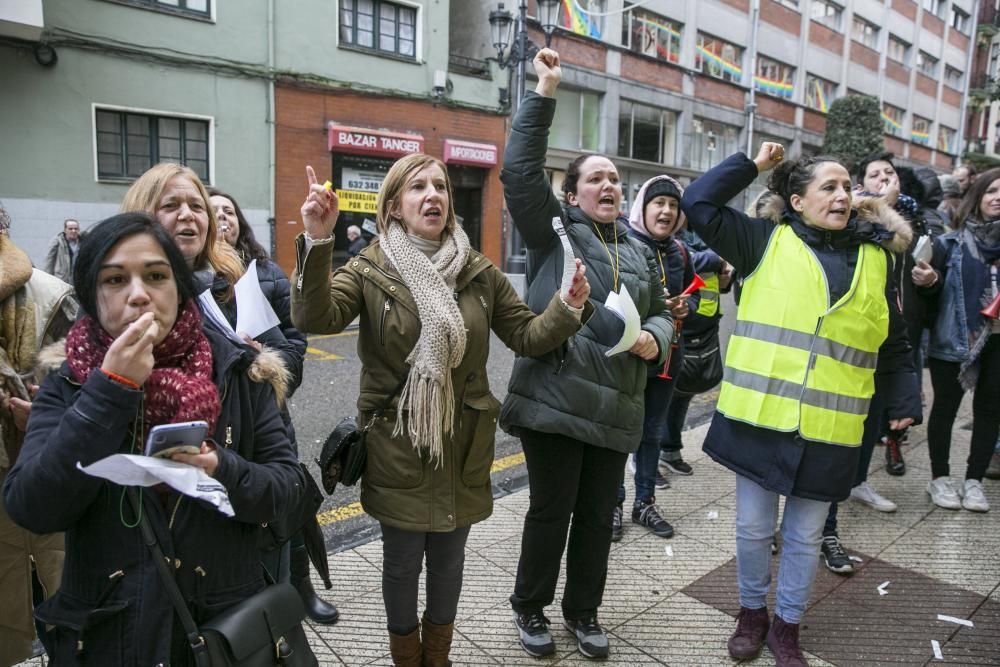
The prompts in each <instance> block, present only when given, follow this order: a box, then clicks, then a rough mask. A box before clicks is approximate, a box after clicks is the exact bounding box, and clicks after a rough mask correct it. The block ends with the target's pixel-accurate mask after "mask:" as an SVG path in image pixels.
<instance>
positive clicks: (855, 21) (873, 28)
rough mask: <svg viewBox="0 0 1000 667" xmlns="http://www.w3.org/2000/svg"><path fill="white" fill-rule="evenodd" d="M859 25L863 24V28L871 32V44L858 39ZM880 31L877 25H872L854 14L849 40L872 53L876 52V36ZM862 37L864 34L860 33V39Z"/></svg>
mask: <svg viewBox="0 0 1000 667" xmlns="http://www.w3.org/2000/svg"><path fill="white" fill-rule="evenodd" d="M859 23H861V24H863V25H864V27H865V28H869V29H870V30H871V44H869V43H868V42H866V41H864V40H863V39H858V34H857V32H858V31H857V26H858V24H859ZM880 30H881V28H879V27H878V26H877V25H875V24H874V23H872V22H871V21H869V20H867V19H864V18H862V17H860V16H858V15H857V14H855V15H854V16H853V18H852V19H851V39H852V40H854V41H855V42H857V43H858V44H861V45H862V46H864V47H866V48H869V49H872V50H873V51H875V50H878V36H879V31H880ZM864 36H865V33H864V32H862V37H864Z"/></svg>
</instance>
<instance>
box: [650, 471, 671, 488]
mask: <svg viewBox="0 0 1000 667" xmlns="http://www.w3.org/2000/svg"><path fill="white" fill-rule="evenodd" d="M653 484H654V485H655V486H656V488H657V489H659V490H660V491H662V490H663V489H669V488H670V480H669V479H667V478H666V477H664V476H663V473H662V472H660V469H659V468H657V469H656V479H655V480H654V481H653Z"/></svg>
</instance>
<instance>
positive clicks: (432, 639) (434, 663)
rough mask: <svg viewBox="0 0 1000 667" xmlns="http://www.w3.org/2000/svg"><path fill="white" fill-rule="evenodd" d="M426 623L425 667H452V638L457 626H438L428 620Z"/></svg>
mask: <svg viewBox="0 0 1000 667" xmlns="http://www.w3.org/2000/svg"><path fill="white" fill-rule="evenodd" d="M423 623H424V667H450V665H451V660H449V659H448V653H450V652H451V637H452V635H453V634H454V632H455V624H454V623H448V624H446V625H437V624H435V623H431V622H430V621H428V620H427V619H426V618H424V619H423Z"/></svg>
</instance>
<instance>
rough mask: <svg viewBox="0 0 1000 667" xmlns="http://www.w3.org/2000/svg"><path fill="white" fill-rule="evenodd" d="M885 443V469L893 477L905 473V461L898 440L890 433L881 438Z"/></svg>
mask: <svg viewBox="0 0 1000 667" xmlns="http://www.w3.org/2000/svg"><path fill="white" fill-rule="evenodd" d="M882 442H883V443H884V444H885V471H886V472H887V473H889V474H890V475H893V476H894V477H899V476H900V475H905V474H906V461H904V460H903V452H902V451H901V450H900V448H899V440H897V439H896V438H894V437H892V436H891V435H889V436H886V437H885V438H883V439H882Z"/></svg>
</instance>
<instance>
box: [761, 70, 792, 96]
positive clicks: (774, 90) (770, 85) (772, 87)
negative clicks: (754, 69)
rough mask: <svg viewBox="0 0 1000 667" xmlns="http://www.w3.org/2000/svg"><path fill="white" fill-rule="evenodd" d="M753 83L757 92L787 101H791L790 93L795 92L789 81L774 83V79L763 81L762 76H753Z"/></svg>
mask: <svg viewBox="0 0 1000 667" xmlns="http://www.w3.org/2000/svg"><path fill="white" fill-rule="evenodd" d="M753 83H754V85H755V86H756V87H757V90H759V91H761V92H764V93H768V94H770V95H777V96H778V97H786V98H788V99H791V97H792V93H793V92H794V90H795V87H794V86H792V84H791V82H790V81H775V80H774V79H765V78H764V77H762V76H755V77H754V78H753Z"/></svg>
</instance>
